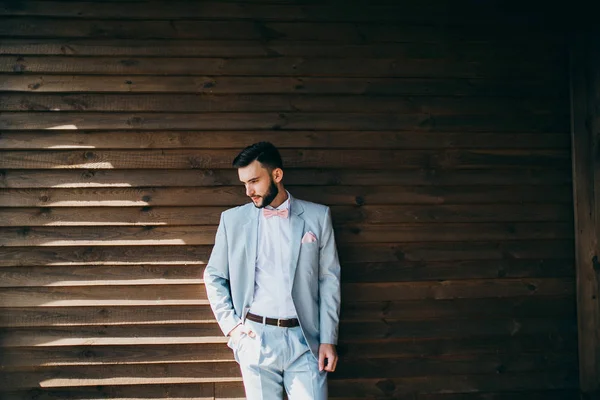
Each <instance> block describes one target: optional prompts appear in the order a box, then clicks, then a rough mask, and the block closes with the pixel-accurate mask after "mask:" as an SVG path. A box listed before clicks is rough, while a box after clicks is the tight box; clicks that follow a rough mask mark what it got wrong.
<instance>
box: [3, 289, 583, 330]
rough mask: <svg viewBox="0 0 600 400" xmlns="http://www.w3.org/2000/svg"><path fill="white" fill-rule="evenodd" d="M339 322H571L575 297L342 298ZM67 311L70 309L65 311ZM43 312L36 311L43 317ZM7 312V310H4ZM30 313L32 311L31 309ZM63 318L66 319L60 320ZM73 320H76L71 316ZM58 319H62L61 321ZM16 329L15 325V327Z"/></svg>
mask: <svg viewBox="0 0 600 400" xmlns="http://www.w3.org/2000/svg"><path fill="white" fill-rule="evenodd" d="M343 300H344V304H343V307H342V311H341V319H342V320H343V321H346V322H363V323H366V322H371V321H378V322H380V321H382V320H401V321H427V320H430V321H436V320H437V321H440V320H453V319H457V320H458V319H462V320H473V321H481V320H482V319H486V318H491V317H493V318H500V319H502V318H529V317H537V318H543V317H551V318H556V319H564V320H567V319H569V318H571V319H572V320H574V319H575V315H576V303H575V297H574V296H572V295H570V296H566V297H565V296H562V297H548V296H543V297H542V296H530V295H527V296H521V297H519V296H517V297H511V298H485V299H477V300H475V301H474V300H472V299H460V298H458V299H438V300H400V301H384V302H355V301H353V300H352V299H346V298H344V299H343ZM69 310H71V309H69ZM44 311H45V309H40V313H42V314H44ZM6 312H7V313H10V312H11V311H10V309H7V310H6ZM30 312H34V311H33V310H32V311H30ZM62 318H63V319H66V318H67V317H62ZM73 318H76V317H73ZM61 320H62V319H61ZM17 326H18V325H17Z"/></svg>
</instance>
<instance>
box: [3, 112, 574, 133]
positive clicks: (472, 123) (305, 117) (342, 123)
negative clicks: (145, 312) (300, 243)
mask: <svg viewBox="0 0 600 400" xmlns="http://www.w3.org/2000/svg"><path fill="white" fill-rule="evenodd" d="M0 129H5V130H30V129H98V130H115V129H128V130H132V129H136V130H140V129H142V130H146V129H155V130H165V129H185V130H189V129H200V130H217V129H223V130H232V129H233V130H236V129H241V130H248V129H256V130H269V129H270V130H343V131H345V130H355V131H356V130H383V131H389V130H396V129H397V130H410V131H493V132H523V131H531V132H567V129H568V115H567V114H566V113H544V114H532V113H523V114H519V115H512V118H506V116H504V115H502V114H491V115H470V114H464V115H463V114H461V115H431V114H426V113H425V114H418V113H413V114H395V113H381V114H358V113H296V112H292V113H283V112H280V113H142V112H138V113H101V112H98V113H93V112H71V111H62V112H43V111H29V112H6V113H4V114H3V117H2V120H0Z"/></svg>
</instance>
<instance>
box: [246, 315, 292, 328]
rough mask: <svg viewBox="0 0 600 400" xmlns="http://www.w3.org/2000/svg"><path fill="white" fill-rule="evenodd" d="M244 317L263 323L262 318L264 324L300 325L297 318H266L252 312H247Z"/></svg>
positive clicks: (287, 326) (288, 326)
mask: <svg viewBox="0 0 600 400" xmlns="http://www.w3.org/2000/svg"><path fill="white" fill-rule="evenodd" d="M246 318H247V319H249V320H250V321H254V322H260V323H261V324H262V323H263V320H264V322H265V324H267V325H275V326H279V327H281V328H294V327H296V326H300V322H299V321H298V319H297V318H290V319H277V318H266V317H261V316H260V315H255V314H252V313H247V314H246Z"/></svg>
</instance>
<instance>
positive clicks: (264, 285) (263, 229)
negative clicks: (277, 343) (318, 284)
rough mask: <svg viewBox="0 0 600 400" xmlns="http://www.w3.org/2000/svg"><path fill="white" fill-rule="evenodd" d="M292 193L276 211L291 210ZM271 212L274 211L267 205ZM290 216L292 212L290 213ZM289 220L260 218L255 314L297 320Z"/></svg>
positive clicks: (253, 310) (276, 217)
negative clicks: (291, 279)
mask: <svg viewBox="0 0 600 400" xmlns="http://www.w3.org/2000/svg"><path fill="white" fill-rule="evenodd" d="M290 205H291V204H290V194H289V192H288V198H287V200H286V201H284V202H283V204H281V205H280V206H279V207H277V208H276V209H277V210H282V209H285V208H289V207H290ZM266 208H268V209H273V207H271V206H267V207H266ZM288 215H289V216H290V217H291V213H290V214H288ZM290 237H291V226H290V218H289V217H288V218H281V217H278V216H274V217H271V218H268V219H267V218H265V216H264V215H263V213H262V210H261V212H260V213H259V217H258V248H257V251H256V266H255V268H256V270H255V278H254V300H253V302H252V305H251V306H250V312H251V313H252V314H256V315H260V316H262V317H269V318H282V319H288V318H296V316H297V315H296V308H295V307H294V303H293V301H292V287H291V281H290V256H291V249H290Z"/></svg>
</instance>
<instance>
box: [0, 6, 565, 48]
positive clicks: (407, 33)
mask: <svg viewBox="0 0 600 400" xmlns="http://www.w3.org/2000/svg"><path fill="white" fill-rule="evenodd" d="M338 15H339V12H338ZM430 15H431V14H430V13H428V16H430ZM527 28H528V29H527ZM525 33H529V35H525ZM0 36H8V37H11V38H40V37H49V38H100V39H108V38H111V39H113V38H118V39H203V40H264V41H269V40H271V39H279V40H282V39H285V40H292V41H320V42H342V43H365V42H367V43H369V42H388V43H390V42H416V43H430V42H434V43H440V42H442V43H444V42H448V41H466V42H495V41H500V42H502V41H504V42H513V43H514V42H515V41H528V42H548V41H550V42H556V41H560V39H561V35H560V34H558V33H557V32H555V31H550V30H546V31H544V30H537V29H531V26H529V27H521V28H518V27H516V26H513V27H512V29H511V30H510V31H509V32H507V31H506V29H502V27H498V26H495V27H494V26H492V25H483V26H479V27H478V28H477V33H476V34H475V33H474V31H473V29H472V27H469V26H428V25H424V24H416V25H413V24H394V23H376V24H375V23H358V24H356V23H336V22H329V21H327V22H320V23H319V22H263V21H242V20H237V21H223V20H219V21H203V22H202V23H198V21H195V20H176V21H170V20H142V21H134V20H131V19H120V20H106V19H78V18H65V19H62V18H61V19H53V18H35V17H4V18H3V23H2V26H1V27H0Z"/></svg>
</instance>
